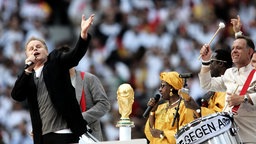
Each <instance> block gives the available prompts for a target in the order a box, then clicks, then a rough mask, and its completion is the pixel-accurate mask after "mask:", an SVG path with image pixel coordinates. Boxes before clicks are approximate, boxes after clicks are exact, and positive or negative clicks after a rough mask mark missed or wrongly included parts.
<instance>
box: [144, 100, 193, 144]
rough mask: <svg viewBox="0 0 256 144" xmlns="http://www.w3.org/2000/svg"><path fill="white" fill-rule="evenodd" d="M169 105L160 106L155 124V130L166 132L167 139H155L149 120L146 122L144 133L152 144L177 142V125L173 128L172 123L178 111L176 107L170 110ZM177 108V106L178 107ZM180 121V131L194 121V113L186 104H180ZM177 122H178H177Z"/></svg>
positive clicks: (156, 113) (172, 143)
mask: <svg viewBox="0 0 256 144" xmlns="http://www.w3.org/2000/svg"><path fill="white" fill-rule="evenodd" d="M167 107H168V103H163V104H161V105H159V106H158V108H157V110H156V111H155V124H154V128H155V129H159V130H162V131H164V135H165V138H163V139H161V138H155V137H153V136H152V135H151V132H150V127H149V119H148V120H147V122H146V125H145V129H144V133H145V135H146V137H147V139H148V140H149V141H150V144H175V143H176V140H175V137H174V135H175V134H176V132H177V123H175V124H174V126H173V127H172V121H173V119H174V115H173V114H175V112H176V110H175V107H173V108H171V109H170V108H169V109H167ZM176 107H177V106H176ZM179 114H180V120H179V129H181V128H182V126H184V125H186V124H188V123H189V122H191V121H193V120H194V117H193V111H192V110H191V109H187V108H186V107H185V105H184V102H183V101H181V103H180V109H179ZM176 122H177V121H176Z"/></svg>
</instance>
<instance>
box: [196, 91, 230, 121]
mask: <svg viewBox="0 0 256 144" xmlns="http://www.w3.org/2000/svg"><path fill="white" fill-rule="evenodd" d="M225 96H226V92H215V94H214V95H213V96H212V97H211V99H210V100H209V102H208V107H201V115H202V117H203V116H207V115H210V114H213V113H216V112H222V110H223V108H224V106H225Z"/></svg>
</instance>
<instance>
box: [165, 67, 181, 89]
mask: <svg viewBox="0 0 256 144" xmlns="http://www.w3.org/2000/svg"><path fill="white" fill-rule="evenodd" d="M160 80H163V81H165V82H167V83H168V84H169V85H171V86H172V87H174V88H175V89H176V90H179V89H181V88H182V86H183V80H182V78H180V77H179V73H177V72H175V71H172V72H162V73H160Z"/></svg>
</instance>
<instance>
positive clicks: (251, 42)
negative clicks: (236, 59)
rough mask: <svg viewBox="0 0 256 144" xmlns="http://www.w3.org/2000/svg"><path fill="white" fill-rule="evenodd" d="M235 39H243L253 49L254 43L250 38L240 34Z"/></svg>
mask: <svg viewBox="0 0 256 144" xmlns="http://www.w3.org/2000/svg"><path fill="white" fill-rule="evenodd" d="M236 39H244V40H245V41H246V43H247V46H248V47H250V48H252V49H253V50H254V51H255V46H254V43H253V41H252V39H251V38H250V37H248V36H245V35H240V36H238V37H237V38H236Z"/></svg>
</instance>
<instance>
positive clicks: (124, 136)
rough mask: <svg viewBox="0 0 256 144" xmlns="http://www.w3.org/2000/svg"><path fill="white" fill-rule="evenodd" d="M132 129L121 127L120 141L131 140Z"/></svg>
mask: <svg viewBox="0 0 256 144" xmlns="http://www.w3.org/2000/svg"><path fill="white" fill-rule="evenodd" d="M131 131H132V128H131V127H119V140H120V141H123V140H131Z"/></svg>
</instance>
